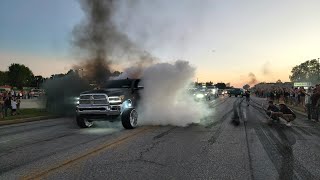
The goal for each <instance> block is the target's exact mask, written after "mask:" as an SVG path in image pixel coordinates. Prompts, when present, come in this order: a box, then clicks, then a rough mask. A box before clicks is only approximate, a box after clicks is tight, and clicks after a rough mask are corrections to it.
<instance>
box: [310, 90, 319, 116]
mask: <svg viewBox="0 0 320 180" xmlns="http://www.w3.org/2000/svg"><path fill="white" fill-rule="evenodd" d="M319 99H320V87H319V85H316V88H315V89H314V92H313V94H312V96H311V104H312V114H313V119H314V120H315V121H319V105H320V103H319Z"/></svg>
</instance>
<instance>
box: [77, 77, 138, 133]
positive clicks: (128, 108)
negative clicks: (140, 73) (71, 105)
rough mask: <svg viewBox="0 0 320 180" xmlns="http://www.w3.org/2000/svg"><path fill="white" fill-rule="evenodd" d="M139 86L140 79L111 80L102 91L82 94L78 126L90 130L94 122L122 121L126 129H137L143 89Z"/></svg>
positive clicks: (78, 108)
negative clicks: (139, 103) (138, 110)
mask: <svg viewBox="0 0 320 180" xmlns="http://www.w3.org/2000/svg"><path fill="white" fill-rule="evenodd" d="M139 84H140V79H123V80H110V81H108V82H107V83H106V85H104V86H103V87H102V88H100V89H96V90H91V91H85V92H82V93H81V94H80V97H79V102H78V105H77V106H76V121H77V124H78V125H79V126H80V127H81V128H88V127H91V126H92V125H93V122H94V121H111V122H113V121H121V122H122V125H123V127H124V128H126V129H133V128H135V127H136V126H137V124H138V113H137V110H136V107H137V104H138V101H139V99H140V94H139V91H140V89H142V88H143V87H142V86H139Z"/></svg>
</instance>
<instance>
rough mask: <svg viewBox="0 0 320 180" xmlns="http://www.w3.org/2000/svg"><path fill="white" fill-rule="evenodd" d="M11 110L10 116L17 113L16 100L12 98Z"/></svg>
mask: <svg viewBox="0 0 320 180" xmlns="http://www.w3.org/2000/svg"><path fill="white" fill-rule="evenodd" d="M11 108H12V115H16V113H17V100H16V98H12V100H11Z"/></svg>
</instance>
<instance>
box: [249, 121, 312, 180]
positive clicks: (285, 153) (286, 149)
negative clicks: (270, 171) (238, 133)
mask: <svg viewBox="0 0 320 180" xmlns="http://www.w3.org/2000/svg"><path fill="white" fill-rule="evenodd" d="M258 119H259V120H260V123H261V119H260V118H258ZM254 130H255V132H256V134H257V136H258V138H259V140H260V142H261V144H262V146H263V148H264V149H265V151H266V153H267V155H268V156H269V158H270V160H271V161H272V163H273V164H274V165H275V167H276V169H277V171H278V173H279V179H299V178H298V177H297V175H298V176H299V177H302V179H310V180H311V179H316V177H315V176H314V175H312V174H311V173H310V172H309V171H308V169H306V168H305V167H304V166H303V165H302V164H301V163H300V162H299V161H298V160H297V159H296V158H295V157H294V156H293V151H292V145H293V144H294V143H295V139H294V142H293V141H292V139H288V136H287V135H286V134H285V131H284V129H279V128H278V129H276V131H277V133H278V135H279V137H280V139H281V140H282V141H283V142H280V140H279V139H278V138H277V137H276V136H275V135H274V134H273V133H272V132H271V130H270V128H269V127H268V126H267V125H262V124H255V126H254ZM289 137H290V136H289ZM294 172H296V174H297V175H296V174H295V173H294Z"/></svg>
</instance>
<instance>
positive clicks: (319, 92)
mask: <svg viewBox="0 0 320 180" xmlns="http://www.w3.org/2000/svg"><path fill="white" fill-rule="evenodd" d="M255 94H256V96H257V97H261V98H267V99H268V100H270V101H274V102H275V103H279V102H280V101H284V103H285V104H287V105H291V106H293V107H297V108H300V109H303V111H305V112H306V113H307V114H308V119H310V120H313V121H319V111H320V84H318V85H316V86H315V87H308V88H304V87H292V88H280V87H273V88H269V89H256V91H255Z"/></svg>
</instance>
